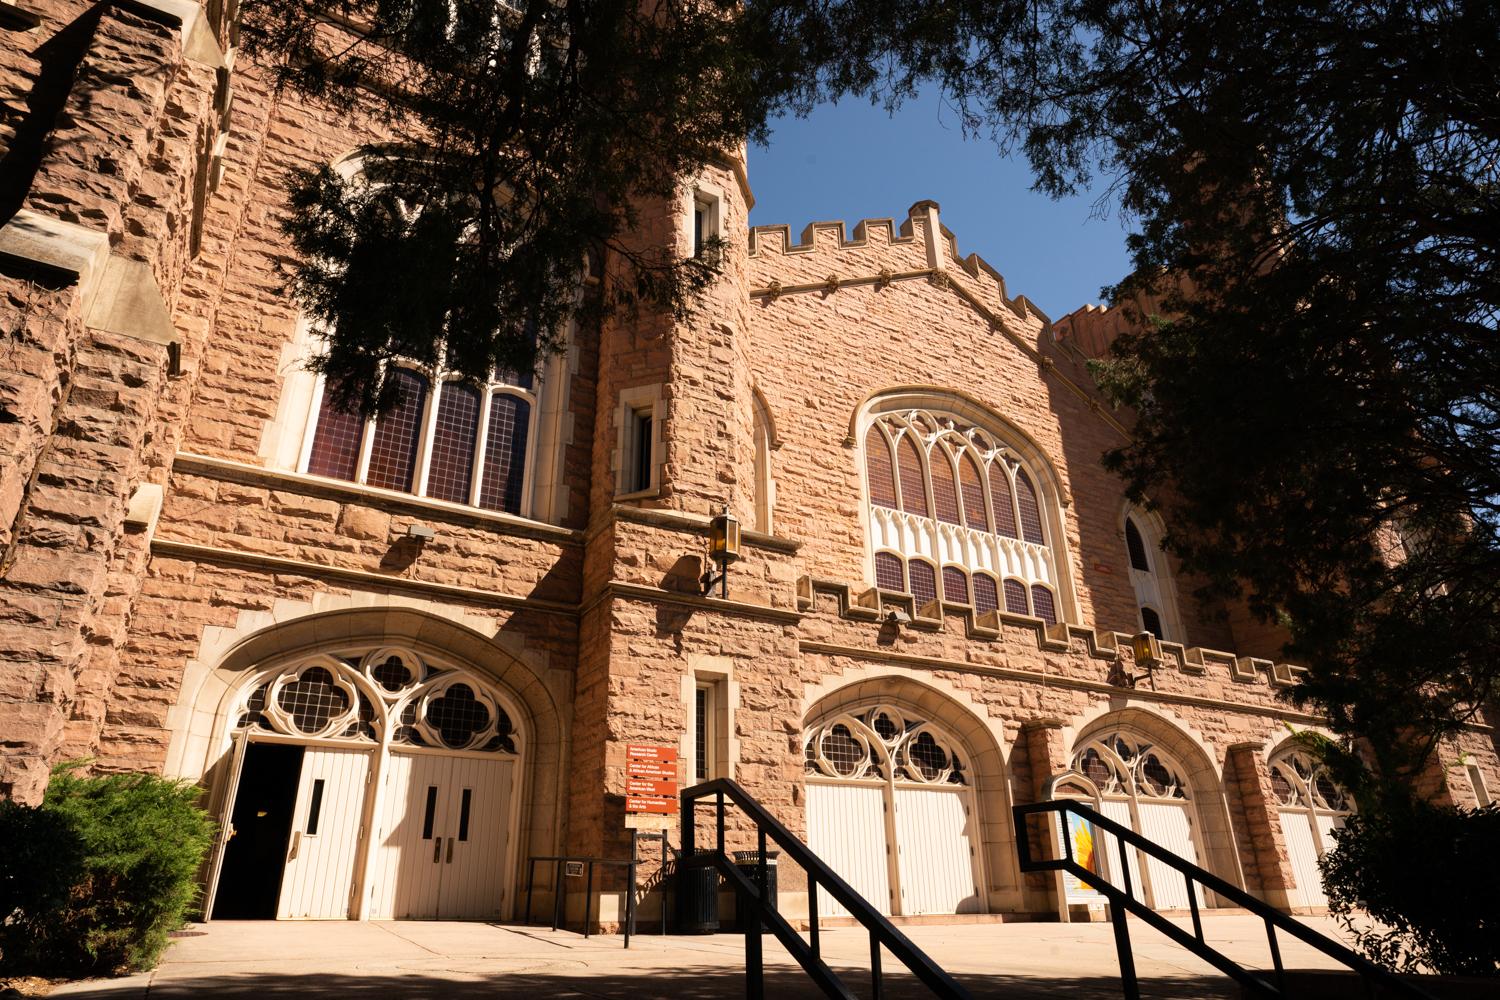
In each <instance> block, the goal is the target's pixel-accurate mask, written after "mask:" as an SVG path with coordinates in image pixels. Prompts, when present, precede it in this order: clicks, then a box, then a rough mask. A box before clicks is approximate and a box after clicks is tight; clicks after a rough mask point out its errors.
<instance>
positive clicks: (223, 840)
mask: <svg viewBox="0 0 1500 1000" xmlns="http://www.w3.org/2000/svg"><path fill="white" fill-rule="evenodd" d="M230 745H231V749H230V751H229V773H228V774H227V775H225V777H224V780H225V782H226V784H225V785H224V802H223V805H222V806H221V807H220V809H219V833H218V836H217V837H215V838H214V853H213V856H212V857H211V858H210V859H209V862H208V894H207V896H206V897H205V898H204V900H203V912H204V914H205V915H206V916H207V917H208V919H212V915H213V912H214V900H215V899H216V898H217V897H218V894H219V873H220V872H221V871H222V870H223V868H224V851H225V850H226V849H227V848H228V847H229V839H230V838H231V837H233V836H234V823H233V819H234V801H235V796H237V795H238V794H239V790H240V774H241V773H242V772H243V771H244V770H245V750H246V748H248V747H249V746H250V736H249V734H248V733H247V732H245V731H244V730H240V731H239V732H236V733H235V734H234V735H233V736H232V737H231V744H230Z"/></svg>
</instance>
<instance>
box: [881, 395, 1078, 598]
mask: <svg viewBox="0 0 1500 1000" xmlns="http://www.w3.org/2000/svg"><path fill="white" fill-rule="evenodd" d="M864 451H865V478H866V483H867V488H868V496H869V517H870V536H871V541H872V548H873V549H874V569H875V582H876V585H877V586H878V587H880V588H881V589H883V590H892V591H900V592H904V593H909V594H911V595H912V597H913V599H914V601H915V603H916V604H917V606H918V607H919V608H920V607H921V606H922V605H923V604H925V603H926V602H928V601H931V600H934V599H937V598H939V597H941V599H942V600H944V601H946V602H948V603H952V604H967V605H971V606H972V607H974V609H975V610H976V611H979V612H981V613H982V612H985V611H994V610H997V609H1003V610H1005V611H1006V612H1008V613H1011V614H1017V615H1032V616H1035V617H1037V618H1041V619H1043V620H1044V621H1046V622H1048V623H1049V624H1051V623H1055V622H1057V621H1058V619H1059V613H1060V607H1059V600H1058V588H1059V574H1058V568H1057V562H1056V559H1055V557H1054V551H1053V546H1052V545H1051V543H1050V540H1049V534H1050V532H1051V530H1052V528H1051V525H1050V524H1049V518H1048V517H1047V516H1046V510H1045V501H1044V499H1043V494H1042V492H1041V490H1040V489H1039V487H1038V478H1037V474H1036V472H1035V471H1034V470H1032V469H1029V468H1028V467H1027V463H1026V462H1025V461H1024V460H1023V459H1022V458H1021V456H1020V455H1019V454H1017V452H1016V450H1015V449H1013V448H1011V447H1008V446H1007V445H1006V444H1005V443H1004V442H1003V441H1002V440H1001V439H1000V438H998V437H997V436H995V435H994V434H991V433H990V432H989V431H987V430H985V429H984V428H981V427H978V426H975V425H974V424H973V423H972V422H971V421H967V420H965V419H963V418H961V417H959V416H957V415H955V414H952V413H945V412H942V411H940V410H931V409H905V410H894V411H890V412H883V413H879V414H877V415H876V416H875V418H874V419H873V420H872V421H871V423H870V424H869V426H868V428H867V429H866V431H865V436H864Z"/></svg>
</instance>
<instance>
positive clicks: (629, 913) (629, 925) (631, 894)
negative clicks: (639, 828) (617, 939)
mask: <svg viewBox="0 0 1500 1000" xmlns="http://www.w3.org/2000/svg"><path fill="white" fill-rule="evenodd" d="M663 836H665V834H663ZM626 869H627V873H628V874H627V878H628V880H629V889H628V890H627V891H626V893H625V947H627V948H629V947H630V935H632V934H634V933H635V862H634V861H631V862H630V864H629V865H627V866H626ZM666 899H667V897H666V893H665V892H663V893H662V906H666V905H667V904H666Z"/></svg>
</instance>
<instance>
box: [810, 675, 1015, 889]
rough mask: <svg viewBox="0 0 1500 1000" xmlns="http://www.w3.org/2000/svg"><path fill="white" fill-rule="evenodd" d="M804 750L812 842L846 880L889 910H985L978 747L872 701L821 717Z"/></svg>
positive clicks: (927, 716)
mask: <svg viewBox="0 0 1500 1000" xmlns="http://www.w3.org/2000/svg"><path fill="white" fill-rule="evenodd" d="M803 747H804V759H805V761H806V786H805V788H806V794H807V836H808V844H809V846H810V847H811V848H812V850H813V852H814V853H816V854H817V855H819V856H820V857H821V858H823V860H825V861H826V862H828V864H829V865H831V866H832V867H833V869H834V870H835V871H836V872H838V873H839V874H840V875H841V876H842V877H843V878H844V879H845V881H847V882H849V883H850V884H851V885H852V886H853V887H854V888H855V889H856V890H858V891H859V892H860V894H861V895H863V896H864V897H865V898H866V899H867V900H869V901H870V903H872V904H873V905H874V906H875V907H876V908H877V909H879V910H880V911H881V912H882V913H888V914H890V913H897V914H907V915H911V914H922V913H979V912H984V911H985V910H986V909H987V906H986V901H985V893H984V885H985V879H984V860H983V845H982V844H981V830H982V828H983V826H982V824H981V822H980V806H979V801H978V799H977V797H976V789H975V783H974V776H975V770H974V753H975V751H974V749H973V748H972V747H970V746H969V744H968V742H967V741H966V740H965V739H964V738H963V737H961V736H959V735H958V734H957V733H956V732H955V730H954V729H953V728H950V727H948V726H946V725H944V724H943V723H942V722H940V721H937V720H935V719H934V718H933V713H932V712H931V711H930V710H922V709H920V708H918V707H917V706H916V705H914V704H912V703H911V702H906V703H904V704H903V703H900V702H898V701H897V700H893V699H891V698H889V697H887V698H885V699H882V700H878V701H876V700H873V699H866V700H865V701H863V702H862V703H859V702H857V703H852V704H844V705H839V706H837V707H831V708H830V707H825V708H824V709H823V710H822V711H820V712H815V713H814V714H813V715H812V716H811V717H810V719H809V724H808V725H807V727H806V728H805V730H804V732H803ZM821 911H822V913H823V914H824V915H828V916H837V915H842V914H843V912H844V911H843V910H842V908H840V907H837V906H836V905H834V904H832V903H831V901H830V902H829V903H827V904H824V905H823V906H822V907H821Z"/></svg>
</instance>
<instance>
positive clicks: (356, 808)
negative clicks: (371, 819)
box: [276, 747, 370, 920]
mask: <svg viewBox="0 0 1500 1000" xmlns="http://www.w3.org/2000/svg"><path fill="white" fill-rule="evenodd" d="M369 774H370V754H369V751H366V750H325V749H322V748H317V747H308V748H307V750H306V752H305V753H304V754H303V755H302V773H301V777H300V778H299V779H298V782H297V804H296V807H295V809H294V811H293V813H292V837H291V841H290V843H289V845H288V847H287V860H286V873H285V874H284V875H283V876H282V879H281V899H280V902H279V904H278V905H277V908H276V916H277V917H278V918H282V919H285V918H302V919H314V920H316V919H324V920H331V919H344V918H347V917H348V916H349V893H350V889H351V887H352V882H353V878H354V862H355V857H356V855H357V854H358V852H359V842H360V831H361V827H362V825H363V815H364V803H365V785H366V779H367V778H368V777H369Z"/></svg>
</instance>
